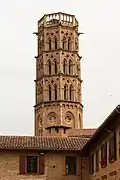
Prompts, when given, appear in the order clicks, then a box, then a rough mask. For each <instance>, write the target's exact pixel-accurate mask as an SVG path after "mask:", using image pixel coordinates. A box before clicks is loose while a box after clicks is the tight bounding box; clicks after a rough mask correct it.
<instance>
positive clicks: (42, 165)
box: [39, 156, 45, 174]
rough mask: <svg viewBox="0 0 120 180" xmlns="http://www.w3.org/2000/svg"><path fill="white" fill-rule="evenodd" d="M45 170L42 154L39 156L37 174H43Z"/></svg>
mask: <svg viewBox="0 0 120 180" xmlns="http://www.w3.org/2000/svg"><path fill="white" fill-rule="evenodd" d="M44 171H45V162H44V156H40V157H39V174H44Z"/></svg>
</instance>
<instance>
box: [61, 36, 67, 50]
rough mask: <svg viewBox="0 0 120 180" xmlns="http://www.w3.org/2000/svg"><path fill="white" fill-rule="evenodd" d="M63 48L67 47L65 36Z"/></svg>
mask: <svg viewBox="0 0 120 180" xmlns="http://www.w3.org/2000/svg"><path fill="white" fill-rule="evenodd" d="M62 46H63V49H65V46H66V38H65V36H64V37H63V45H62Z"/></svg>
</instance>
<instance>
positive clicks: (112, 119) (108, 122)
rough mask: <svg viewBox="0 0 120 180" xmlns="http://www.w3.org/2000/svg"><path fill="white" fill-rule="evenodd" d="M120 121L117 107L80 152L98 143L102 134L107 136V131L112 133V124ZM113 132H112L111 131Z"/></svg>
mask: <svg viewBox="0 0 120 180" xmlns="http://www.w3.org/2000/svg"><path fill="white" fill-rule="evenodd" d="M119 119H120V105H118V106H117V107H116V108H115V109H114V110H113V111H112V112H111V113H110V115H109V116H108V117H107V118H106V119H105V121H104V122H103V123H102V124H101V125H100V126H99V127H98V129H97V131H96V132H95V133H94V135H93V136H92V137H91V138H90V140H89V141H88V142H87V143H86V144H85V146H84V147H83V149H82V151H84V150H88V148H89V147H90V146H91V144H94V143H95V142H96V141H98V139H99V137H100V136H101V135H103V134H108V132H109V131H111V132H112V128H114V124H115V123H116V122H117V123H118V122H119V121H118V120H119ZM113 131H114V130H113Z"/></svg>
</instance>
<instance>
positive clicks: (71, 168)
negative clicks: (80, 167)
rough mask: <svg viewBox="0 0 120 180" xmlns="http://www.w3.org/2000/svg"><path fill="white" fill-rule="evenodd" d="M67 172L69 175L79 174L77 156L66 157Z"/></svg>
mask: <svg viewBox="0 0 120 180" xmlns="http://www.w3.org/2000/svg"><path fill="white" fill-rule="evenodd" d="M73 160H74V162H73ZM65 174H66V175H68V176H69V175H73V176H75V175H76V174H77V157H76V156H66V157H65Z"/></svg>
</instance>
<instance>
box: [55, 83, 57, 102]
mask: <svg viewBox="0 0 120 180" xmlns="http://www.w3.org/2000/svg"><path fill="white" fill-rule="evenodd" d="M55 100H57V86H56V85H55Z"/></svg>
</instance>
